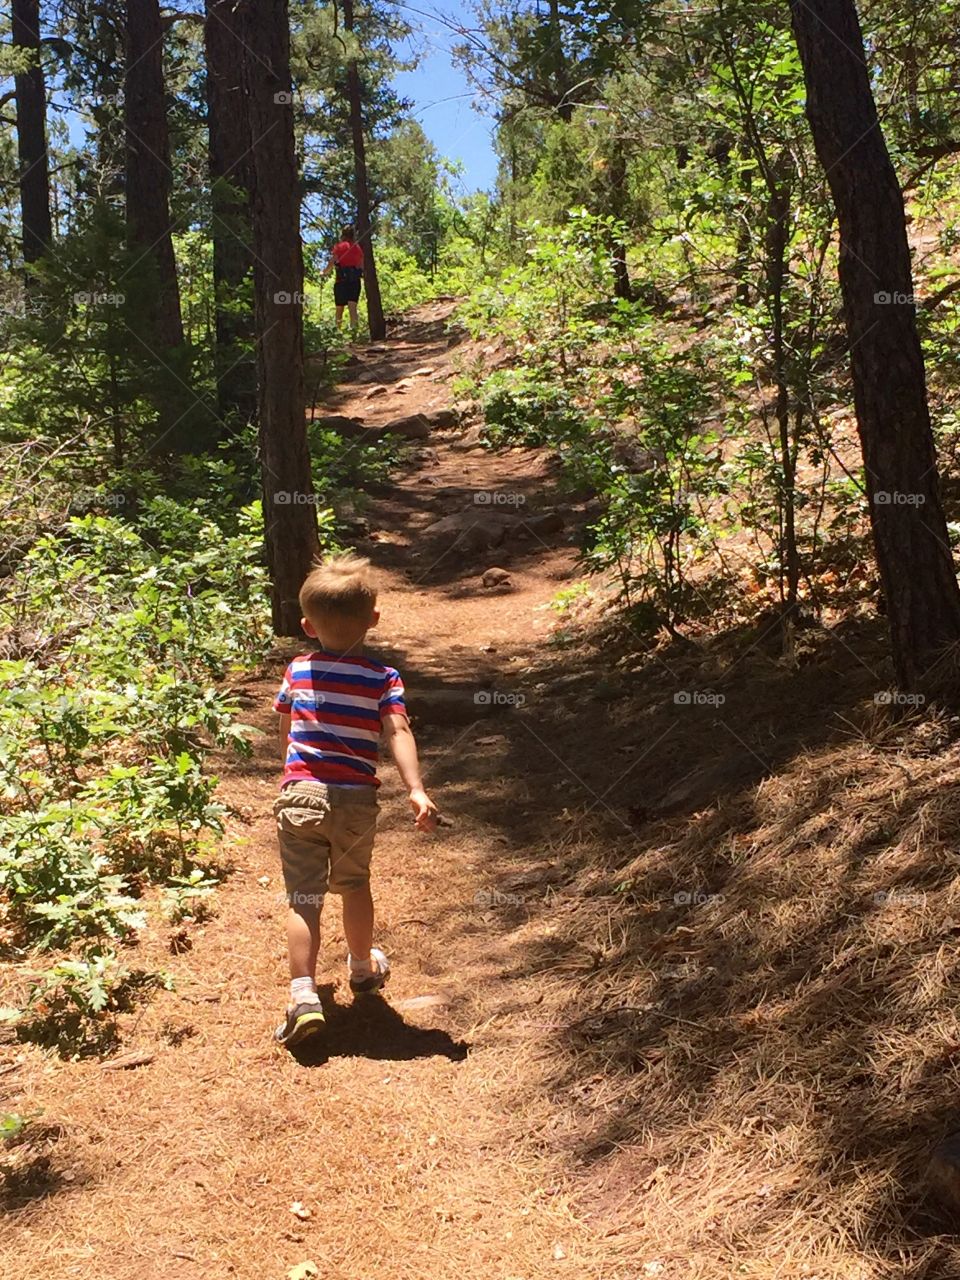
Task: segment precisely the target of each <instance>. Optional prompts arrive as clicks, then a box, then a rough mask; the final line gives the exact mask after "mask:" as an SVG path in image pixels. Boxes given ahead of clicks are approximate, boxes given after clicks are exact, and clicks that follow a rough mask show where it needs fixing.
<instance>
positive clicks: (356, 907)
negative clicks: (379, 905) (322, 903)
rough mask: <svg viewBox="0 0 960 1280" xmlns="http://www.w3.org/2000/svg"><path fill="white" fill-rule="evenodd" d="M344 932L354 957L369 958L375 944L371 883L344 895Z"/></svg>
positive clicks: (357, 958) (348, 947)
mask: <svg viewBox="0 0 960 1280" xmlns="http://www.w3.org/2000/svg"><path fill="white" fill-rule="evenodd" d="M343 932H344V936H345V937H346V939H347V949H348V951H349V952H350V954H351V956H352V957H353V959H354V960H359V961H361V962H362V961H364V960H369V959H370V948H371V947H372V946H373V894H372V893H371V892H370V886H369V884H365V885H364V886H363V888H362V889H351V890H350V891H349V892H348V893H345V894H344V895H343Z"/></svg>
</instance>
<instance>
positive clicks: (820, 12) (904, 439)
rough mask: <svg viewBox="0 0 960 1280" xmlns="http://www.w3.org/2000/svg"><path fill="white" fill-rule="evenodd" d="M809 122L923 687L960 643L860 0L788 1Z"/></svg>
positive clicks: (906, 650) (897, 592)
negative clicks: (833, 224)
mask: <svg viewBox="0 0 960 1280" xmlns="http://www.w3.org/2000/svg"><path fill="white" fill-rule="evenodd" d="M790 8H791V12H792V16H793V28H794V32H795V33H796V38H797V45H798V47H799V50H800V57H801V60H802V62H803V68H804V75H805V78H806V84H807V114H808V116H809V119H810V126H811V129H812V131H813V137H814V143H815V145H816V148H817V154H818V156H819V157H820V161H821V163H822V165H823V167H824V169H825V171H826V175H827V179H828V181H829V183H830V188H831V191H832V193H833V198H834V203H835V205H836V208H837V216H838V220H839V224H840V283H841V287H842V290H843V300H844V311H845V315H846V323H847V334H848V338H849V343H850V350H851V362H852V369H853V383H854V400H855V404H856V412H857V424H858V428H859V433H860V441H861V445H862V448H863V457H864V462H865V464H866V468H865V469H866V484H867V493H868V497H869V501H870V516H871V522H872V525H873V538H874V545H875V547H876V554H877V563H878V566H879V569H880V577H881V581H882V584H883V591H884V595H885V597H886V604H887V612H888V615H889V620H890V629H891V637H892V647H893V658H894V665H895V668H896V673H897V678H898V680H899V681H900V683H901V685H902V686H904V687H906V688H915V687H917V686H919V685H921V684H922V683H923V682H924V677H926V676H928V675H930V674H931V668H932V667H933V666H934V665H935V664H936V663H937V661H938V658H939V657H940V656H941V655H942V653H943V652H944V650H945V648H946V647H947V646H949V645H951V644H953V643H955V642H956V641H957V640H960V589H958V586H957V578H956V571H955V567H954V563H953V556H952V554H951V550H950V544H949V540H948V535H947V525H946V519H945V517H944V512H943V506H942V503H941V500H940V488H939V479H938V475H937V464H936V456H935V451H934V443H933V433H932V431H931V426H930V412H929V406H928V403H927V390H926V377H925V371H924V364H923V354H922V351H921V347H920V340H919V336H918V333H917V324H916V308H915V306H914V302H913V272H912V265H911V261H910V249H909V245H908V241H907V231H906V223H905V219H904V209H903V194H902V192H901V189H900V184H899V182H898V181H897V176H896V173H895V171H894V168H893V165H892V163H891V161H890V156H889V153H888V152H887V147H886V143H885V141H884V138H883V133H882V131H881V128H880V124H879V121H878V118H877V111H876V105H875V103H874V100H873V93H872V90H871V87H870V78H869V72H868V69H867V64H866V57H865V53H864V45H863V36H862V33H861V30H860V23H859V19H858V17H857V12H856V9H855V7H854V4H853V0H791V3H790Z"/></svg>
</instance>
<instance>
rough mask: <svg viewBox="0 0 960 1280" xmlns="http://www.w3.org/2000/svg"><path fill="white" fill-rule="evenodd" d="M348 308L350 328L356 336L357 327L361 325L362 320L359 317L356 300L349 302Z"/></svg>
mask: <svg viewBox="0 0 960 1280" xmlns="http://www.w3.org/2000/svg"><path fill="white" fill-rule="evenodd" d="M347 310H348V311H349V312H350V328H351V329H352V330H353V334H354V337H356V333H357V329H358V328H359V327H360V321H359V319H358V318H357V304H356V303H355V302H348V303H347Z"/></svg>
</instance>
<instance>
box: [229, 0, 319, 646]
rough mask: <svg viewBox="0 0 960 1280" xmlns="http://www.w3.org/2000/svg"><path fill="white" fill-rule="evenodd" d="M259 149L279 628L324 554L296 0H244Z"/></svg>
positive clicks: (255, 168)
mask: <svg viewBox="0 0 960 1280" xmlns="http://www.w3.org/2000/svg"><path fill="white" fill-rule="evenodd" d="M237 16H238V19H239V22H240V26H239V31H240V33H241V35H242V39H243V44H244V60H243V88H244V98H245V100H246V107H247V122H248V129H249V133H250V138H251V139H252V148H251V152H250V156H251V165H250V178H251V188H250V195H251V214H252V222H253V252H254V273H253V276H254V299H255V313H256V328H257V413H258V418H259V430H260V460H261V466H262V481H263V515H264V537H265V543H266V554H267V565H268V567H269V571H270V581H271V587H272V592H271V613H272V617H273V629H274V632H275V633H276V634H277V635H297V634H299V630H300V607H299V604H298V599H297V598H298V595H299V591H300V587H301V585H302V584H303V580H304V578H305V577H306V576H307V573H308V572H309V569H310V565H311V562H312V560H313V557H314V556H315V555H316V551H317V519H316V506H315V504H314V501H313V497H314V494H313V477H312V475H311V471H310V453H309V450H308V448H307V426H306V407H305V401H304V389H303V306H302V304H303V254H302V250H301V244H300V178H299V173H298V171H297V158H296V147H295V141H294V128H293V106H292V102H293V94H292V93H291V88H290V28H289V17H288V10H287V0H274V3H272V4H264V3H263V0H238V4H237Z"/></svg>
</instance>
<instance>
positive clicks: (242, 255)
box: [204, 0, 257, 421]
mask: <svg viewBox="0 0 960 1280" xmlns="http://www.w3.org/2000/svg"><path fill="white" fill-rule="evenodd" d="M204 44H205V47H206V64H207V127H208V137H209V157H210V200H211V213H212V223H213V230H212V239H213V288H214V298H215V304H214V305H215V308H216V321H215V323H216V339H217V350H216V370H217V400H218V404H219V408H220V412H221V414H223V415H228V414H229V415H234V414H235V415H237V416H239V417H240V418H241V419H242V420H245V421H249V420H250V419H252V418H253V417H254V415H255V413H256V380H257V379H256V359H255V356H254V354H253V349H252V348H253V343H254V323H253V311H252V309H250V308H249V307H247V306H246V305H245V303H244V302H243V301H242V300H241V299H240V297H239V290H240V286H241V285H242V284H243V282H244V280H245V279H246V277H247V276H248V274H249V273H250V271H251V270H252V268H253V253H252V251H251V248H250V238H251V234H252V232H251V226H250V133H249V128H248V121H247V112H246V110H245V109H244V99H243V84H242V79H243V44H242V41H241V38H240V31H239V20H238V15H237V10H236V7H235V5H234V0H206V21H205V23H204Z"/></svg>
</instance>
